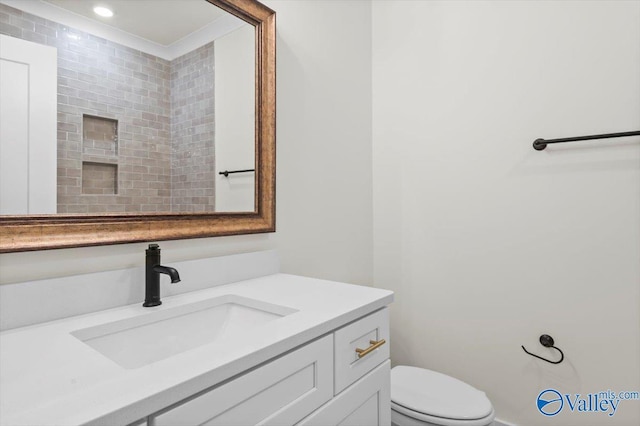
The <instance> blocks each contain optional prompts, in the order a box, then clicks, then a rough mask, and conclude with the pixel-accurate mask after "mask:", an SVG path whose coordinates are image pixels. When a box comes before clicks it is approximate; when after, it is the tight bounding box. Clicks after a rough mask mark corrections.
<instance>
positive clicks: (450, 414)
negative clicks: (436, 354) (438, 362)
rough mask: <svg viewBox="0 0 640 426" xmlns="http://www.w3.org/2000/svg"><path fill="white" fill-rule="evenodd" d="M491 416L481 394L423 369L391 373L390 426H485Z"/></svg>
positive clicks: (490, 408) (400, 369) (401, 367)
mask: <svg viewBox="0 0 640 426" xmlns="http://www.w3.org/2000/svg"><path fill="white" fill-rule="evenodd" d="M494 416H495V412H494V410H493V406H492V405H491V401H489V398H487V396H486V395H485V393H484V392H482V391H479V390H477V389H476V388H474V387H473V386H470V385H468V384H467V383H464V382H462V381H460V380H458V379H454V378H453V377H450V376H447V375H445V374H442V373H438V372H435V371H431V370H426V369H424V368H418V367H409V366H405V365H398V366H396V367H394V368H393V369H392V370H391V424H392V425H393V426H432V425H434V426H489V425H491V424H492V422H493V418H494Z"/></svg>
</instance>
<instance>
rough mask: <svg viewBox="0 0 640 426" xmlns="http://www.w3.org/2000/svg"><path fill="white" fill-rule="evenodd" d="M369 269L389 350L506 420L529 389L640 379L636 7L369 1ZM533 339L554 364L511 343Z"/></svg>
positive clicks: (531, 411)
mask: <svg viewBox="0 0 640 426" xmlns="http://www.w3.org/2000/svg"><path fill="white" fill-rule="evenodd" d="M373 29H374V31H373V104H374V107H373V129H374V130H373V160H374V163H373V164H374V170H373V174H374V283H375V285H376V286H380V287H384V288H389V289H392V290H394V291H396V301H395V303H394V304H393V306H392V320H391V324H392V335H393V348H392V357H393V358H392V359H393V361H394V362H395V363H396V364H398V363H408V364H413V365H418V366H422V367H427V368H432V369H435V370H439V371H442V372H445V373H448V374H451V375H453V376H456V377H458V378H460V379H462V380H465V381H467V382H469V383H471V384H473V385H474V386H476V387H478V388H480V389H482V390H484V391H486V392H487V394H488V395H489V397H490V399H491V400H492V402H493V404H494V406H495V408H496V410H497V415H498V417H499V418H501V419H503V420H507V421H511V422H514V423H517V424H519V425H543V424H549V425H551V424H553V425H594V424H608V425H637V424H640V402H632V401H626V402H622V403H621V405H620V407H619V408H618V412H617V413H616V414H615V416H614V417H613V418H608V417H606V415H604V416H603V415H598V414H578V413H576V414H571V413H570V412H568V413H567V412H566V410H564V411H563V412H562V413H561V414H559V415H558V416H556V417H552V418H544V417H543V416H542V415H541V414H539V413H538V412H537V410H536V407H535V400H536V397H537V395H538V393H539V392H540V391H541V390H543V389H546V388H549V387H552V388H556V389H558V390H560V391H562V392H567V393H581V394H586V393H589V392H598V391H601V390H607V389H611V390H636V391H637V390H639V389H640V306H639V305H640V262H639V258H640V144H639V143H638V142H639V140H638V139H639V138H637V137H636V138H633V139H631V138H629V139H627V140H622V139H620V140H609V141H599V142H586V143H576V144H565V145H561V146H553V147H549V148H547V150H546V151H543V152H537V151H534V150H533V149H532V147H531V143H532V142H533V140H535V139H536V138H539V137H542V138H555V137H563V136H577V135H588V134H594V133H606V132H619V131H629V130H638V129H640V78H639V76H640V42H639V40H640V3H638V2H622V1H621V2H615V1H606V2H596V1H580V2H577V1H574V2H560V1H556V2H522V1H521V2H504V1H483V2H462V1H460V2H444V1H424V2H417V1H407V2H401V1H374V2H373ZM543 333H549V334H551V335H552V336H553V337H554V338H555V339H556V344H557V345H558V346H559V347H560V348H561V349H563V350H564V352H565V355H566V361H565V362H564V363H562V364H560V365H551V364H546V363H544V362H542V361H537V360H535V359H534V358H531V357H529V356H527V355H526V354H524V353H523V351H522V349H521V348H520V345H525V346H526V347H527V348H528V349H529V350H531V351H535V352H536V353H540V354H544V355H548V356H550V357H551V356H553V352H551V351H550V350H546V349H545V348H543V347H542V346H541V345H540V344H539V343H538V341H537V339H538V337H539V336H540V335H541V334H543Z"/></svg>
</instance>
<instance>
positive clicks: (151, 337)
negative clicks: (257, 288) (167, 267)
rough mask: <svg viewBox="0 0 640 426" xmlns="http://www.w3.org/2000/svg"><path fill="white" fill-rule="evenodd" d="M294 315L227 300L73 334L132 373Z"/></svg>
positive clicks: (237, 298)
mask: <svg viewBox="0 0 640 426" xmlns="http://www.w3.org/2000/svg"><path fill="white" fill-rule="evenodd" d="M294 312H297V311H296V310H295V309H291V308H288V307H285V306H279V305H274V304H271V303H266V302H262V301H259V300H255V299H249V298H246V297H242V296H236V295H225V296H220V297H215V298H212V299H207V300H203V301H201V302H195V303H190V304H186V305H182V306H176V307H175V308H169V309H163V310H159V311H157V312H152V313H149V314H143V315H140V316H137V317H133V318H127V319H124V320H120V321H114V322H110V323H107V324H101V325H98V326H94V327H90V328H84V329H81V330H76V331H74V332H72V333H71V334H72V335H73V336H74V337H76V338H77V339H80V340H81V341H83V342H84V343H85V344H87V345H89V346H91V347H92V348H93V349H95V350H96V351H98V352H100V353H101V354H102V355H104V356H106V357H107V358H109V359H111V360H112V361H114V362H116V363H117V364H119V365H120V366H122V367H124V368H127V369H132V368H139V367H142V366H144V365H147V364H151V363H153V362H156V361H160V360H163V359H165V358H169V357H170V356H173V355H176V354H179V353H182V352H185V351H188V350H190V349H194V348H197V347H199V346H202V345H206V344H209V343H212V342H215V341H216V340H218V339H221V338H223V337H226V336H231V335H236V334H238V333H242V332H246V331H247V330H250V329H252V328H255V327H258V326H261V325H263V324H265V323H267V322H270V321H273V320H276V319H278V318H281V317H283V316H285V315H289V314H292V313H294Z"/></svg>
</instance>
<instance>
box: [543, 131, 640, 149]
mask: <svg viewBox="0 0 640 426" xmlns="http://www.w3.org/2000/svg"><path fill="white" fill-rule="evenodd" d="M626 136H640V130H637V131H634V132H621V133H605V134H602V135H590V136H576V137H574V138H561V139H536V140H535V141H533V148H534V149H535V150H537V151H542V150H543V149H545V148H546V147H547V144H550V143H564V142H576V141H588V140H591V139H609V138H624V137H626Z"/></svg>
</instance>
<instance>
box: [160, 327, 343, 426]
mask: <svg viewBox="0 0 640 426" xmlns="http://www.w3.org/2000/svg"><path fill="white" fill-rule="evenodd" d="M332 372H333V342H332V337H331V336H326V337H323V338H322V339H320V340H316V341H315V342H313V343H310V344H308V345H306V346H303V347H302V348H300V349H298V350H296V351H294V352H291V353H289V354H287V355H284V356H282V357H280V358H278V359H276V360H275V361H272V362H270V363H268V364H266V365H264V366H262V367H260V368H257V369H255V370H253V371H251V372H249V373H247V374H245V375H243V376H240V377H238V378H237V379H234V380H232V381H230V382H228V383H225V384H223V385H221V386H218V387H216V388H214V389H212V390H210V391H208V392H206V393H204V394H201V395H199V396H196V397H194V398H192V399H190V400H188V401H187V402H184V403H182V404H181V405H179V406H177V407H175V408H172V409H169V410H168V411H165V412H163V413H161V414H158V415H156V416H152V417H154V419H153V420H154V421H153V422H152V423H151V424H152V425H155V426H177V425H185V426H192V425H224V426H232V425H269V424H278V425H282V424H294V423H296V422H298V421H300V420H301V419H302V418H304V417H305V416H306V415H307V414H309V413H310V412H312V411H313V410H315V409H316V408H318V407H320V406H321V405H322V404H324V403H325V402H327V401H328V400H329V399H331V398H332V397H333V380H332V378H333V374H332Z"/></svg>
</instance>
